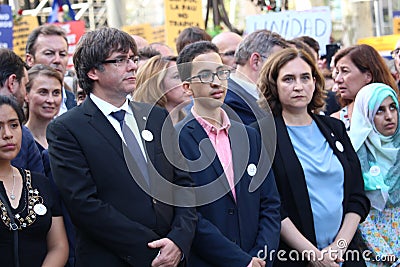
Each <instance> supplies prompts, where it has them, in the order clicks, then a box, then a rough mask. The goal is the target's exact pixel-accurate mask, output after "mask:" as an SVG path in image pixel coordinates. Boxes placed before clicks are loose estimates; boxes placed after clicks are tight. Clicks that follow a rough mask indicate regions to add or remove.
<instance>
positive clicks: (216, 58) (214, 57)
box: [192, 52, 223, 70]
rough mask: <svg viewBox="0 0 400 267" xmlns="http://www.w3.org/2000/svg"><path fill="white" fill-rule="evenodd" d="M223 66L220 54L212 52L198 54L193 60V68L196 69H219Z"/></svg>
mask: <svg viewBox="0 0 400 267" xmlns="http://www.w3.org/2000/svg"><path fill="white" fill-rule="evenodd" d="M222 66H223V63H222V60H221V57H220V55H219V54H217V53H215V52H212V53H206V54H201V55H198V56H196V57H195V58H194V59H193V61H192V68H193V70H195V69H197V70H198V69H218V68H220V67H222Z"/></svg>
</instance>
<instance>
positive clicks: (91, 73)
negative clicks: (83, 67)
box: [87, 68, 99, 81]
mask: <svg viewBox="0 0 400 267" xmlns="http://www.w3.org/2000/svg"><path fill="white" fill-rule="evenodd" d="M97 72H98V70H97V69H95V68H92V69H91V70H89V71H88V73H87V76H88V77H89V78H90V79H92V80H95V81H97V80H98V79H99V77H98V76H97Z"/></svg>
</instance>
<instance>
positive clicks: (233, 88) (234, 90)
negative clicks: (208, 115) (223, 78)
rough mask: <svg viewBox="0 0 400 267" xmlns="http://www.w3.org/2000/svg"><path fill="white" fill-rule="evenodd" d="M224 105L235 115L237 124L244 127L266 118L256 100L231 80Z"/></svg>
mask: <svg viewBox="0 0 400 267" xmlns="http://www.w3.org/2000/svg"><path fill="white" fill-rule="evenodd" d="M224 103H225V104H226V105H228V106H229V107H230V108H231V109H232V110H233V111H235V112H236V113H237V115H238V116H239V118H240V121H239V122H241V123H243V124H246V125H250V124H251V123H253V122H255V121H257V120H260V119H261V118H263V117H264V116H266V114H265V111H264V110H262V109H261V108H260V107H259V106H258V104H257V99H255V98H254V97H253V96H252V95H250V94H249V93H248V92H247V91H246V90H245V89H244V88H243V87H242V86H241V85H239V84H238V83H236V82H235V81H234V80H232V79H229V80H228V91H227V92H226V97H225V100H224Z"/></svg>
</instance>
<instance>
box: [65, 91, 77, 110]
mask: <svg viewBox="0 0 400 267" xmlns="http://www.w3.org/2000/svg"><path fill="white" fill-rule="evenodd" d="M65 94H66V95H67V99H66V100H65V106H66V107H67V109H68V110H70V109H71V108H73V107H76V99H75V95H74V93H72V92H71V91H68V90H67V89H65Z"/></svg>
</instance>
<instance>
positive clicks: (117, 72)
mask: <svg viewBox="0 0 400 267" xmlns="http://www.w3.org/2000/svg"><path fill="white" fill-rule="evenodd" d="M99 44H101V45H99ZM137 63H138V62H137V47H136V44H135V42H134V40H133V38H132V37H131V36H130V35H129V34H127V33H125V32H122V31H120V30H117V29H113V28H102V29H99V30H96V31H92V32H88V33H86V34H85V35H84V36H83V37H82V38H81V40H80V42H79V44H78V46H77V49H76V51H75V55H74V64H75V68H76V70H77V75H78V78H79V82H80V87H81V88H83V89H84V90H85V92H86V93H87V94H88V97H87V99H86V100H85V101H84V102H83V103H82V104H81V105H80V106H78V107H77V108H74V109H72V110H70V111H69V112H67V113H65V114H63V115H61V116H60V117H58V118H57V119H55V120H54V121H53V122H52V123H51V124H50V125H49V126H48V131H47V137H48V142H49V154H50V160H51V168H52V171H53V176H54V179H55V181H56V184H57V186H58V187H59V190H60V193H61V196H62V198H63V200H64V202H65V204H66V206H67V209H68V211H69V213H70V215H71V218H72V221H73V223H74V224H75V226H76V232H77V245H76V266H77V267H79V266H107V267H108V266H113V267H119V266H120V267H122V266H140V267H141V266H178V265H180V266H183V265H184V264H185V263H186V261H187V259H188V255H189V249H190V246H191V243H192V238H193V235H194V230H195V226H196V220H197V216H196V212H195V210H194V209H192V208H182V207H179V206H173V204H174V203H171V202H169V203H168V204H166V203H165V202H167V201H168V200H170V199H178V200H179V199H180V198H181V195H177V193H176V191H171V190H167V189H168V188H166V187H165V186H162V185H163V181H165V180H166V182H169V183H171V184H176V185H180V186H184V187H188V188H190V185H191V179H190V176H189V175H188V174H187V173H186V172H183V171H180V170H178V169H177V168H175V167H174V165H172V163H170V162H169V161H168V160H167V156H166V154H165V151H166V150H169V151H172V150H174V149H175V150H176V147H175V146H174V143H173V142H165V143H162V142H161V133H162V132H165V133H166V134H168V135H169V136H173V135H174V134H175V130H174V128H173V127H172V123H171V121H170V120H168V119H167V112H166V111H165V110H163V109H159V108H152V106H150V105H147V104H142V103H133V102H129V101H128V100H127V98H126V96H127V95H128V94H130V93H131V92H132V91H133V90H134V88H135V82H136V77H135V75H136V70H137ZM121 112H122V113H123V114H124V116H123V117H122V118H118V116H116V115H115V113H117V114H118V113H121ZM120 126H121V127H120ZM126 126H127V127H126ZM127 128H128V132H130V134H131V135H130V136H129V135H126V132H125V130H126V129H127ZM135 142H136V146H137V147H138V149H136V150H132V146H130V145H129V147H127V145H125V144H126V143H128V144H133V143H135ZM135 153H136V154H135ZM138 157H142V160H144V161H147V164H146V162H145V166H144V168H143V167H142V168H139V167H138V166H141V165H140V160H139V158H138ZM169 159H170V160H173V161H175V162H178V163H179V161H181V162H183V159H181V158H179V157H178V156H177V155H174V157H172V158H169ZM146 173H147V175H146ZM160 191H162V192H161V193H160ZM187 192H191V190H188V191H187ZM168 197H169V198H168ZM188 199H189V201H192V200H193V198H191V196H190V195H189V197H188ZM186 204H187V206H193V205H194V204H193V203H192V202H188V203H186ZM183 205H184V204H182V202H181V206H183Z"/></svg>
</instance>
